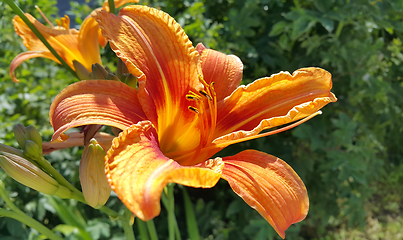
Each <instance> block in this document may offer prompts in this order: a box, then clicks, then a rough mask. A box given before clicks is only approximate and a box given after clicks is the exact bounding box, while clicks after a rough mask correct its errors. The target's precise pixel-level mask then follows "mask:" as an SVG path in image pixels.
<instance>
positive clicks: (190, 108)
mask: <svg viewBox="0 0 403 240" xmlns="http://www.w3.org/2000/svg"><path fill="white" fill-rule="evenodd" d="M188 108H189V110H191V111H193V112H195V113H199V110H197V108H195V107H192V106H189V107H188Z"/></svg>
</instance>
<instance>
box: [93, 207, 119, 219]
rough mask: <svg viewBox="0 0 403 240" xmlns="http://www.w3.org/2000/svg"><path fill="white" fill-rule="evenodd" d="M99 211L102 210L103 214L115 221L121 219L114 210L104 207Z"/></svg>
mask: <svg viewBox="0 0 403 240" xmlns="http://www.w3.org/2000/svg"><path fill="white" fill-rule="evenodd" d="M98 210H100V211H101V212H104V213H106V214H107V215H108V216H109V217H111V218H113V219H115V218H118V217H119V213H117V212H115V211H113V210H112V209H110V208H108V207H106V206H102V207H101V208H99V209H98Z"/></svg>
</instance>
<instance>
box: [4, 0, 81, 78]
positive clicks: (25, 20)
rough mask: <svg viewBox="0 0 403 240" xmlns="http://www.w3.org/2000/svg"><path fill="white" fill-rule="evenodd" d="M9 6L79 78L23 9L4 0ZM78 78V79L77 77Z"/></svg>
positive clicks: (74, 74)
mask: <svg viewBox="0 0 403 240" xmlns="http://www.w3.org/2000/svg"><path fill="white" fill-rule="evenodd" d="M4 1H5V2H6V3H7V4H8V6H10V8H11V9H12V10H13V11H14V13H15V14H17V15H18V16H19V17H20V18H21V19H22V20H23V21H24V22H25V24H27V26H28V27H29V28H30V29H31V31H32V32H33V33H34V34H35V35H36V36H37V37H38V38H39V40H41V42H42V43H43V44H44V45H45V46H46V48H48V49H49V51H50V52H51V53H52V54H53V55H54V56H55V57H56V58H57V60H59V61H60V63H61V64H62V66H63V67H65V68H66V69H68V70H69V71H70V72H71V74H73V76H75V77H77V74H76V72H75V71H74V70H73V69H72V68H71V67H70V66H69V65H68V64H67V63H66V61H64V59H63V58H62V57H61V56H60V55H59V54H58V53H57V52H56V50H55V49H54V48H53V47H52V46H51V45H50V44H49V42H48V41H47V40H46V39H45V38H44V37H43V36H42V34H41V33H40V32H39V31H38V29H36V27H35V26H34V25H33V24H32V23H31V21H29V19H28V18H27V16H25V14H24V12H23V11H22V10H21V8H20V7H19V6H18V5H17V4H16V3H14V1H12V0H4ZM77 78H78V77H77Z"/></svg>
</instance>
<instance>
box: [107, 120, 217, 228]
mask: <svg viewBox="0 0 403 240" xmlns="http://www.w3.org/2000/svg"><path fill="white" fill-rule="evenodd" d="M105 167H106V171H105V172H106V176H107V179H108V182H109V185H110V186H111V188H112V190H113V191H115V193H116V194H117V195H118V197H119V198H120V199H121V200H122V202H123V203H124V204H125V205H126V206H127V207H128V208H129V209H130V210H131V211H132V212H133V213H134V214H135V215H136V216H137V217H139V218H140V219H142V220H143V221H148V220H150V219H152V218H154V217H155V216H157V215H158V214H159V213H160V210H161V209H160V198H161V193H162V190H163V189H164V187H165V186H166V185H167V184H168V183H170V182H175V183H179V184H182V185H186V186H191V187H202V188H210V187H213V186H214V185H215V184H216V183H217V181H218V180H219V179H220V177H221V171H222V168H223V164H222V161H221V159H219V158H217V159H215V160H210V161H208V162H206V163H204V164H200V165H199V166H197V167H183V166H181V165H179V164H178V163H177V162H175V161H173V160H172V159H169V158H167V157H165V156H164V155H163V153H162V152H161V151H160V149H159V146H158V142H157V136H156V131H155V129H154V128H153V127H152V124H151V122H149V121H143V122H140V123H138V124H136V125H132V126H131V127H130V128H127V129H126V130H124V131H123V132H121V133H120V134H119V137H117V138H115V139H114V140H113V143H112V147H111V149H110V150H109V151H108V153H107V156H106V158H105Z"/></svg>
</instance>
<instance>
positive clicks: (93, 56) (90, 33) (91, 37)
mask: <svg viewBox="0 0 403 240" xmlns="http://www.w3.org/2000/svg"><path fill="white" fill-rule="evenodd" d="M99 46H100V42H99V26H98V23H97V21H95V18H94V17H91V16H88V17H87V18H86V19H85V20H84V22H83V24H82V25H81V28H80V31H79V34H78V49H79V51H80V53H81V54H82V55H83V56H86V57H85V58H83V59H76V60H77V61H79V62H80V63H81V64H82V65H84V66H85V67H86V68H87V70H89V71H90V69H91V67H92V64H95V63H99V64H101V65H102V61H101V54H100V51H99Z"/></svg>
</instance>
